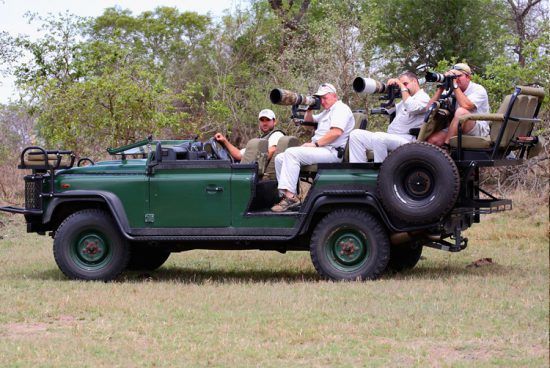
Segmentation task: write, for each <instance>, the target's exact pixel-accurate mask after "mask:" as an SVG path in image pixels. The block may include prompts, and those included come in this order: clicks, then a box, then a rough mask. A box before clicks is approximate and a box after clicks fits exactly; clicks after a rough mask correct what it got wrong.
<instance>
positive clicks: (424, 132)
mask: <svg viewBox="0 0 550 368" xmlns="http://www.w3.org/2000/svg"><path fill="white" fill-rule="evenodd" d="M452 118H453V117H452V115H451V113H450V111H449V110H447V109H441V108H439V103H437V107H436V108H435V109H433V110H432V111H431V113H430V116H429V117H428V121H427V122H425V123H424V124H422V125H421V126H420V132H419V133H418V137H417V138H416V140H417V141H419V142H423V141H426V140H427V139H428V137H429V136H430V135H432V134H433V133H435V132H438V131H440V130H441V129H443V128H445V127H446V126H447V125H449V123H450V122H451V119H452Z"/></svg>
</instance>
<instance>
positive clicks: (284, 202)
mask: <svg viewBox="0 0 550 368" xmlns="http://www.w3.org/2000/svg"><path fill="white" fill-rule="evenodd" d="M299 206H300V200H299V199H298V197H296V196H294V197H292V198H288V197H283V199H281V201H280V202H279V203H277V204H276V205H275V206H273V207H271V211H273V212H285V211H290V210H292V209H294V208H296V207H299Z"/></svg>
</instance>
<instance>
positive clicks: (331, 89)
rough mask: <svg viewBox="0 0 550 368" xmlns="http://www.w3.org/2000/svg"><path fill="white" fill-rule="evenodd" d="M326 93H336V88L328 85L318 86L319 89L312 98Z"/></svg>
mask: <svg viewBox="0 0 550 368" xmlns="http://www.w3.org/2000/svg"><path fill="white" fill-rule="evenodd" d="M327 93H336V88H334V86H333V85H332V84H330V83H323V84H321V85H320V86H319V89H318V90H317V92H316V93H315V94H314V96H324V95H326V94H327Z"/></svg>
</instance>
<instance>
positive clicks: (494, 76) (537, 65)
mask: <svg viewBox="0 0 550 368" xmlns="http://www.w3.org/2000/svg"><path fill="white" fill-rule="evenodd" d="M549 40H550V26H549V25H548V24H546V23H545V24H543V25H542V26H541V31H540V34H539V35H538V37H536V38H535V39H533V40H531V41H528V42H526V44H525V45H524V50H523V51H524V56H525V58H526V63H525V66H524V67H522V66H520V64H519V63H518V62H516V61H513V60H511V58H510V57H508V56H507V55H505V54H503V55H499V56H497V57H495V58H494V59H493V61H492V62H491V63H489V64H488V65H487V69H486V72H485V74H484V75H483V76H480V77H479V78H477V80H478V81H479V82H480V83H482V84H483V86H485V88H486V89H487V91H488V93H489V95H490V96H491V98H492V99H491V105H492V107H493V108H494V109H496V108H498V105H499V104H500V102H501V101H502V99H503V98H504V96H505V95H508V94H510V93H511V92H512V91H513V89H514V87H515V86H517V85H531V84H536V85H539V86H542V87H544V88H545V90H546V92H547V96H546V98H545V100H544V105H543V110H546V109H547V107H548V101H549V97H548V92H549V91H550V41H549Z"/></svg>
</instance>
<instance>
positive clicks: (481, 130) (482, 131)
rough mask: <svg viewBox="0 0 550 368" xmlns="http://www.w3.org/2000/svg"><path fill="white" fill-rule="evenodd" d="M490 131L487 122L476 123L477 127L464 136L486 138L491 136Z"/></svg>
mask: <svg viewBox="0 0 550 368" xmlns="http://www.w3.org/2000/svg"><path fill="white" fill-rule="evenodd" d="M489 130H490V129H489V123H487V122H486V121H476V125H474V127H473V129H472V130H470V131H469V132H468V133H464V135H472V136H475V137H485V136H487V135H489Z"/></svg>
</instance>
